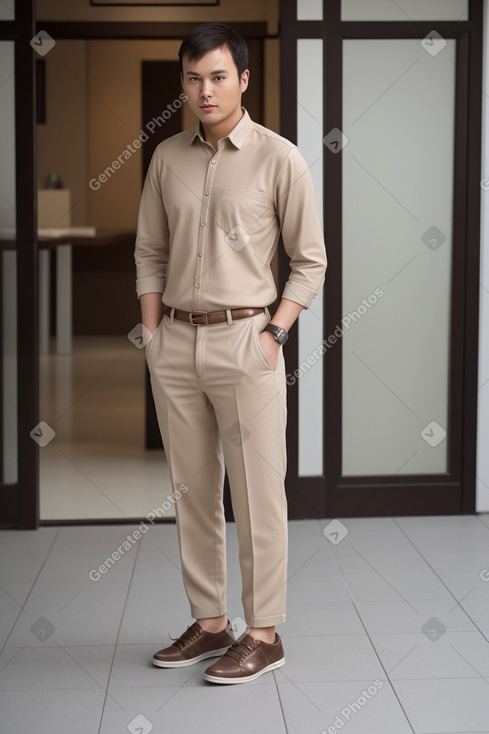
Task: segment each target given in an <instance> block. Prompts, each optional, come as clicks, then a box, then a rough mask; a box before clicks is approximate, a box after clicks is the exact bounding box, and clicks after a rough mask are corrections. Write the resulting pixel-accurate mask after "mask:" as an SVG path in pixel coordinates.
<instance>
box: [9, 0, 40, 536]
mask: <svg viewBox="0 0 489 734" xmlns="http://www.w3.org/2000/svg"><path fill="white" fill-rule="evenodd" d="M34 36H35V31H34V2H33V0H25V2H22V5H20V3H17V5H16V6H15V5H14V2H13V0H5V1H4V2H2V3H0V130H1V133H2V134H1V135H0V171H1V174H0V276H1V277H0V383H1V384H0V527H20V528H33V527H36V526H37V523H38V505H37V503H38V497H37V490H38V453H37V452H38V447H39V442H40V440H42V436H41V435H40V434H42V426H41V427H40V426H39V423H38V418H37V414H38V406H37V390H38V387H37V364H38V355H37V309H38V303H37V296H38V288H37V253H36V222H35V197H34V188H35V178H36V177H35V167H34V124H35V104H34V92H35V87H34V68H35V56H36V53H35V51H34V46H33V45H31V42H34Z"/></svg>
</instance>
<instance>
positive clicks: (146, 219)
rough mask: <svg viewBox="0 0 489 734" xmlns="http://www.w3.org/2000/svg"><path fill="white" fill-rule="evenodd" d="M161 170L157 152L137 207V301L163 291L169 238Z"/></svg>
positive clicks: (161, 164)
mask: <svg viewBox="0 0 489 734" xmlns="http://www.w3.org/2000/svg"><path fill="white" fill-rule="evenodd" d="M162 168H163V163H162V161H161V158H160V155H159V150H158V148H157V149H156V150H155V152H154V154H153V157H152V159H151V162H150V165H149V168H148V172H147V174H146V179H145V182H144V187H143V192H142V195H141V203H140V206H139V216H138V227H137V237H136V247H135V252H134V259H135V262H136V272H137V275H136V292H137V296H138V298H140V297H141V296H142V295H143V294H144V293H164V291H165V285H166V271H167V267H168V259H169V239H170V235H169V229H168V218H167V214H166V211H165V207H164V203H163V197H162V191H161V181H162Z"/></svg>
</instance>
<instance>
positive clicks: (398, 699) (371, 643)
mask: <svg viewBox="0 0 489 734" xmlns="http://www.w3.org/2000/svg"><path fill="white" fill-rule="evenodd" d="M391 519H393V518H391ZM318 522H319V521H318ZM328 550H329V552H330V554H331V556H332V557H333V560H334V563H335V565H336V568H337V569H338V573H339V574H340V576H341V578H342V580H343V583H344V585H345V588H346V590H347V592H348V594H349V595H350V598H351V603H352V605H353V608H354V609H355V613H356V614H357V616H358V619H359V620H360V624H361V625H362V627H363V629H364V630H365V635H366V637H367V639H368V641H369V643H370V646H371V648H372V650H373V652H374V654H375V656H376V658H377V660H378V661H379V665H380V667H381V668H382V670H383V671H384V673H385V677H386V680H387V681H389V685H390V688H391V690H392V693H393V694H394V696H395V698H396V699H397V702H398V704H399V706H400V709H401V711H402V712H403V714H404V716H405V718H406V722H407V724H408V726H409V727H410V729H411V731H412V732H413V734H416V732H415V730H414V728H413V725H412V724H411V721H410V719H409V717H408V715H407V713H406V711H405V709H404V706H403V705H402V703H401V700H400V698H399V696H398V694H397V691H396V689H395V688H394V686H393V684H392V681H391V679H390V678H389V674H388V672H387V670H386V668H385V666H384V663H383V662H382V660H381V659H380V656H379V653H378V651H377V649H376V647H375V645H374V644H373V640H372V638H371V637H370V635H369V633H368V630H367V628H366V626H365V623H364V621H363V619H362V616H361V614H360V612H359V610H358V609H357V606H356V604H355V599H354V597H353V594H352V592H351V590H350V587H349V586H348V582H347V580H346V578H345V577H344V574H343V571H342V570H341V568H340V565H339V563H338V560H337V558H336V556H335V554H334V553H333V551H332V549H331V548H328Z"/></svg>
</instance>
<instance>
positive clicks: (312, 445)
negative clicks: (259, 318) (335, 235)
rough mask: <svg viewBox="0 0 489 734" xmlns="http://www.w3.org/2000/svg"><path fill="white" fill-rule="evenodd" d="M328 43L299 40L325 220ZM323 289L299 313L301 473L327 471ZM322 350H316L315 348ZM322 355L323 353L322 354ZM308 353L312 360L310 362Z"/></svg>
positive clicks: (306, 129) (306, 134) (307, 126)
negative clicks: (325, 67)
mask: <svg viewBox="0 0 489 734" xmlns="http://www.w3.org/2000/svg"><path fill="white" fill-rule="evenodd" d="M322 90H323V42H322V40H321V39H316V38H307V39H299V40H298V41H297V145H298V146H299V149H300V151H301V153H302V155H303V156H304V158H305V159H306V161H307V163H308V165H309V170H310V172H311V176H312V180H313V182H314V188H315V192H316V201H317V203H318V208H319V213H320V216H321V221H322V215H323V214H322V211H323V207H322V202H323V153H324V146H323V143H322V138H323V135H324V133H323V95H322ZM322 314H323V298H322V292H320V293H319V294H318V296H317V297H316V298H315V299H314V300H313V302H312V304H311V306H310V308H309V309H308V310H307V311H303V312H302V313H301V315H300V316H299V323H298V329H299V366H298V370H299V375H298V377H297V378H293V377H292V378H289V383H290V381H291V380H292V379H298V382H299V476H318V475H321V474H322V473H323V362H322V360H323V357H321V356H318V358H316V359H314V358H313V356H312V355H313V352H314V350H317V347H318V345H320V344H321V341H322V338H323V316H322ZM316 353H317V352H316ZM317 354H318V353H317ZM308 357H309V358H310V363H307V359H308Z"/></svg>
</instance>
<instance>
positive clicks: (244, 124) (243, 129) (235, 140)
mask: <svg viewBox="0 0 489 734" xmlns="http://www.w3.org/2000/svg"><path fill="white" fill-rule="evenodd" d="M241 109H242V111H243V117H242V118H241V120H240V121H239V122H238V124H237V125H235V126H234V127H233V129H232V130H231V132H230V133H229V135H227V136H226V137H225V138H223V139H224V140H227V139H229V140H230V142H231V143H232V144H233V145H234V147H235V148H238V149H239V148H242V147H243V144H244V142H245V140H246V138H247V137H248V135H249V134H250V132H251V130H252V129H253V122H252V120H251V117H250V116H249V113H248V111H247V110H246V109H245V108H244V107H242V108H241ZM195 138H199V139H200V140H201V141H202V142H203V143H205V138H204V131H203V129H202V123H201V122H200V120H199V124H198V125H196V127H195V128H194V133H193V135H192V137H191V138H190V144H192V143H193V142H194V140H195Z"/></svg>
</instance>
